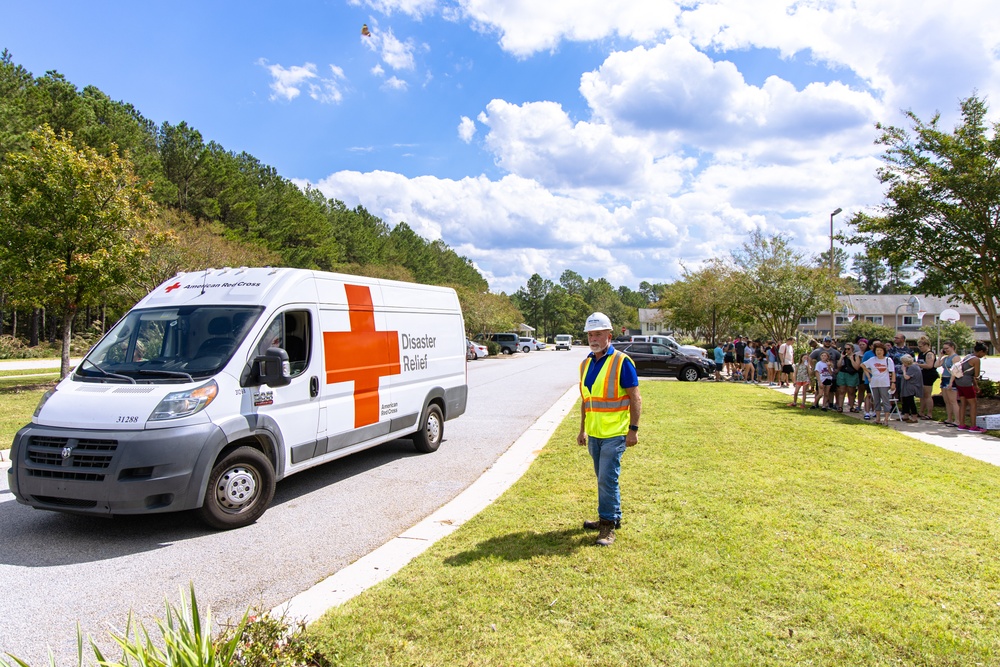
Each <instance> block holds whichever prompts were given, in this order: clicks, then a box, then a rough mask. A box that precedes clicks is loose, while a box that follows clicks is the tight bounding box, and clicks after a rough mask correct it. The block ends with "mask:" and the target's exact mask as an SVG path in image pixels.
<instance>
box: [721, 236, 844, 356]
mask: <svg viewBox="0 0 1000 667" xmlns="http://www.w3.org/2000/svg"><path fill="white" fill-rule="evenodd" d="M733 261H734V262H735V264H736V267H737V269H738V270H739V273H740V274H741V275H739V276H738V280H739V285H740V292H739V295H740V303H741V305H742V307H743V309H744V311H745V312H746V313H747V314H748V315H750V316H751V317H752V318H753V321H755V322H756V323H757V324H759V325H760V326H761V327H763V329H764V331H765V332H766V333H767V335H768V336H769V337H771V338H772V339H773V340H784V339H785V338H787V337H788V336H790V335H792V334H794V332H795V331H796V329H797V327H798V324H799V320H800V319H801V318H803V317H806V316H808V315H814V314H816V313H818V312H821V311H824V310H830V309H831V308H834V307H835V306H836V289H837V287H838V286H839V281H838V280H837V279H835V278H832V277H831V276H830V271H829V269H826V270H824V269H819V268H816V267H813V266H808V265H807V263H806V261H805V257H804V255H802V254H801V253H796V252H794V251H793V250H792V249H791V248H790V247H789V245H788V241H787V240H786V239H785V238H784V237H782V236H781V235H774V236H765V235H764V234H763V233H762V232H761V231H760V230H756V231H754V232H753V233H752V234H751V235H750V240H749V241H748V242H747V243H744V244H743V247H742V248H741V250H739V251H737V252H734V253H733Z"/></svg>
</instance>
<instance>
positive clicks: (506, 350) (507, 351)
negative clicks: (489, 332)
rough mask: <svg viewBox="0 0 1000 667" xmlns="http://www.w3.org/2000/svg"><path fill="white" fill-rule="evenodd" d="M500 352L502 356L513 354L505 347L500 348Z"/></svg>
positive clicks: (512, 351)
mask: <svg viewBox="0 0 1000 667" xmlns="http://www.w3.org/2000/svg"><path fill="white" fill-rule="evenodd" d="M500 351H501V352H502V353H503V354H513V353H514V350H512V349H510V348H509V347H505V348H501V350H500Z"/></svg>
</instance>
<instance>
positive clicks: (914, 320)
mask: <svg viewBox="0 0 1000 667" xmlns="http://www.w3.org/2000/svg"><path fill="white" fill-rule="evenodd" d="M914 324H920V318H919V317H917V316H916V315H903V325H904V326H905V325H914Z"/></svg>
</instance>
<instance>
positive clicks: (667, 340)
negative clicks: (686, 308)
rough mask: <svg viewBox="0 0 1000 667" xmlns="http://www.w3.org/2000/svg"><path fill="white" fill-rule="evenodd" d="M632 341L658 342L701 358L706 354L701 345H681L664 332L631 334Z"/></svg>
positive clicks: (675, 350) (682, 352) (676, 350)
mask: <svg viewBox="0 0 1000 667" xmlns="http://www.w3.org/2000/svg"><path fill="white" fill-rule="evenodd" d="M632 342H633V343H660V344H661V345H666V346H667V347H669V348H670V349H671V350H673V351H674V352H680V353H681V354H686V355H688V356H691V357H701V358H702V359H704V358H706V357H707V356H708V350H706V349H705V348H703V347H697V346H696V345H681V344H680V343H678V342H677V341H676V340H674V337H673V336H667V335H665V334H656V335H653V336H632Z"/></svg>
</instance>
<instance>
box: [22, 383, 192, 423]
mask: <svg viewBox="0 0 1000 667" xmlns="http://www.w3.org/2000/svg"><path fill="white" fill-rule="evenodd" d="M188 386H189V385H186V384H185V385H177V384H169V385H168V384H117V383H116V384H112V383H92V382H75V381H72V380H68V381H63V382H60V383H59V385H58V386H57V387H56V391H55V392H54V393H53V394H52V395H51V396H50V397H49V399H48V401H46V403H45V405H44V406H42V409H41V411H40V412H39V413H38V416H37V417H35V418H34V419H33V420H32V421H33V422H34V423H36V424H39V425H41V426H55V427H62V428H86V429H103V430H109V431H118V430H121V431H125V430H131V431H134V430H137V429H143V428H145V425H146V420H147V419H148V418H149V415H151V414H152V413H153V409H154V408H156V406H157V405H159V404H160V401H162V400H163V397H164V396H166V395H167V394H169V393H170V392H174V391H182V390H183V389H185V388H187V387H188ZM201 417H202V418H201V419H198V420H196V421H203V420H204V419H205V416H204V414H202V415H201Z"/></svg>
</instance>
